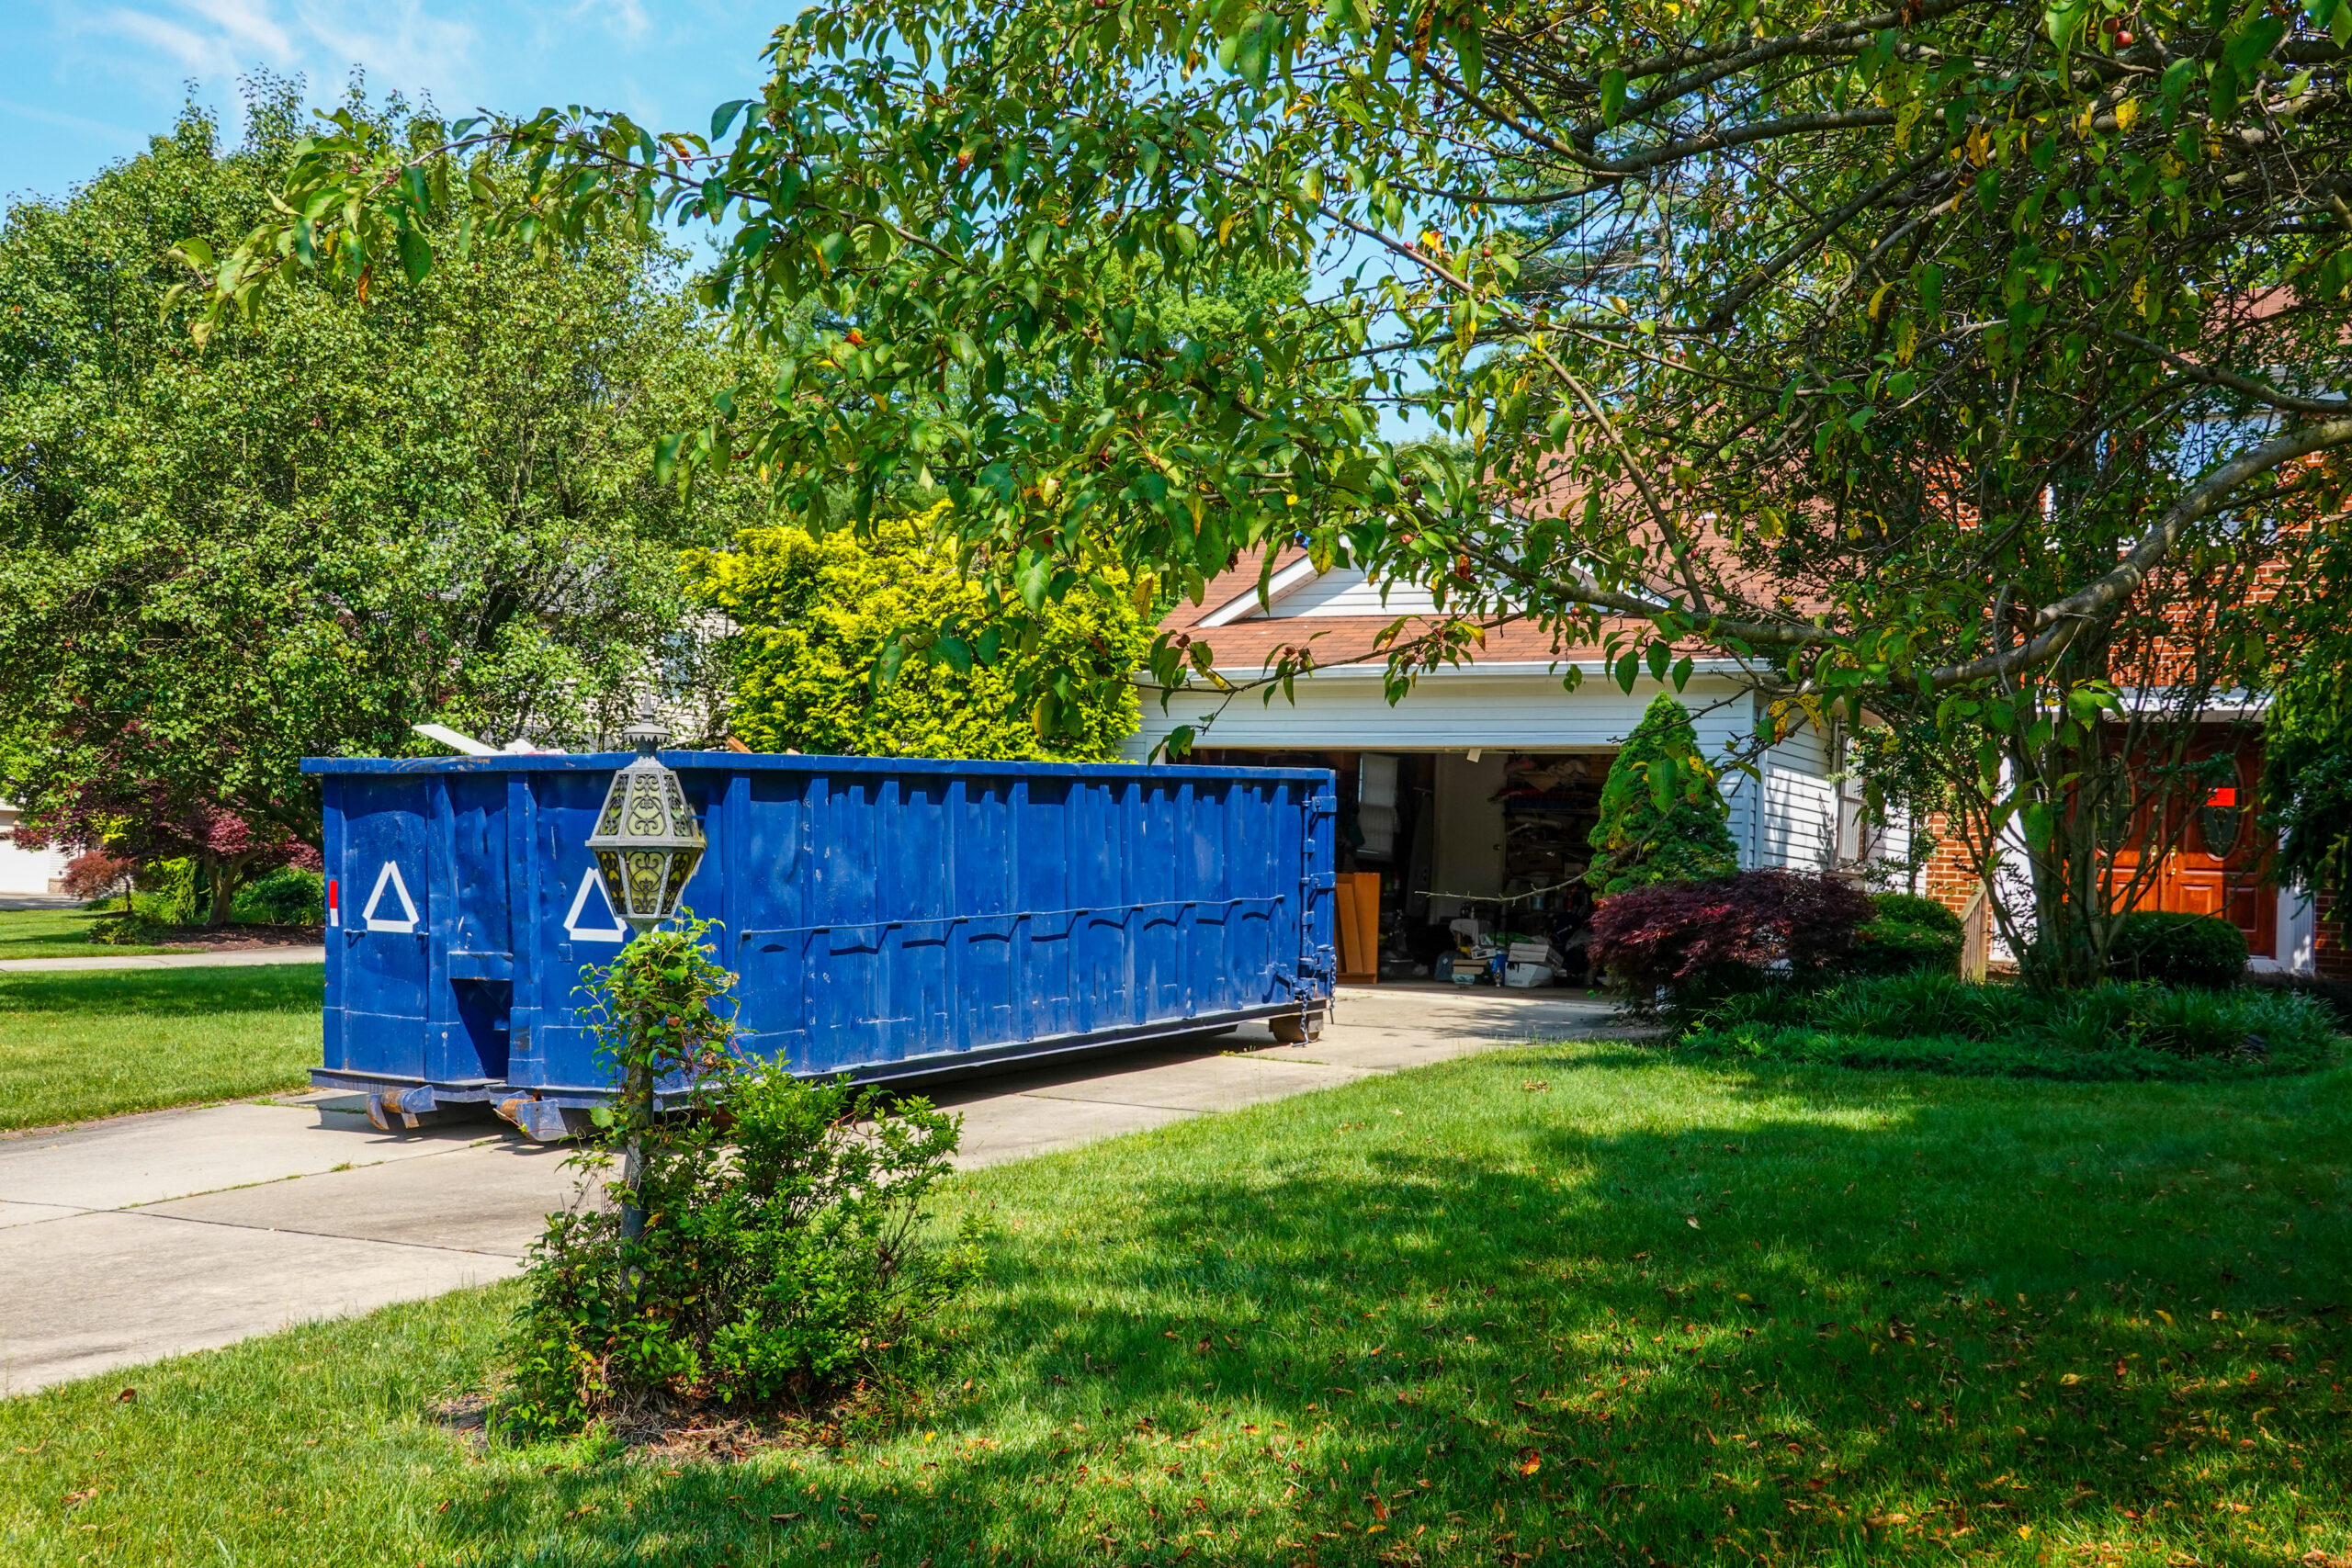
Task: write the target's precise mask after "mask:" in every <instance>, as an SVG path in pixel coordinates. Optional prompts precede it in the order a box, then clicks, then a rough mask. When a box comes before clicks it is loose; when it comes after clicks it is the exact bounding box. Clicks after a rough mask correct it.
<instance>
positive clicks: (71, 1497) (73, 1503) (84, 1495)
mask: <svg viewBox="0 0 2352 1568" xmlns="http://www.w3.org/2000/svg"><path fill="white" fill-rule="evenodd" d="M96 1495H98V1489H97V1488H96V1487H95V1486H85V1487H84V1488H82V1490H81V1491H79V1492H68V1493H67V1494H66V1495H65V1506H67V1507H69V1508H74V1507H79V1506H81V1505H83V1504H84V1503H86V1502H88V1501H89V1500H90V1499H91V1498H93V1497H95V1496H96Z"/></svg>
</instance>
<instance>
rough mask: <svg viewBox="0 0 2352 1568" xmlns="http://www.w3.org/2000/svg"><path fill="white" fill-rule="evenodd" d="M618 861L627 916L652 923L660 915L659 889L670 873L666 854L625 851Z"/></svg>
mask: <svg viewBox="0 0 2352 1568" xmlns="http://www.w3.org/2000/svg"><path fill="white" fill-rule="evenodd" d="M621 859H622V861H623V863H625V865H626V868H627V874H628V914H630V915H631V916H634V917H635V918H636V919H641V920H646V919H657V918H659V917H660V915H661V913H662V883H663V882H664V881H665V880H666V879H667V876H668V874H669V870H670V852H669V851H667V850H627V851H624V852H622V855H621Z"/></svg>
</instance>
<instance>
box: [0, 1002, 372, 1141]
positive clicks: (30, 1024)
mask: <svg viewBox="0 0 2352 1568" xmlns="http://www.w3.org/2000/svg"><path fill="white" fill-rule="evenodd" d="M324 976H325V971H324V969H323V967H322V965H320V964H256V965H254V966H251V967H243V968H226V969H123V970H107V969H93V970H72V971H67V972H64V973H62V974H40V973H35V974H6V973H0V1128H8V1127H45V1126H48V1125H50V1124H51V1123H52V1122H86V1121H89V1120H90V1119H92V1118H93V1117H98V1116H115V1115H119V1114H121V1113H122V1112H124V1111H153V1110H155V1109H158V1108H159V1107H162V1106H166V1105H186V1104H189V1103H191V1102H193V1101H197V1100H234V1099H238V1098H240V1097H243V1096H245V1095H254V1094H269V1093H274V1092H276V1091H277V1090H280V1089H300V1088H301V1087H303V1086H304V1085H305V1084H307V1083H308V1082H309V1081H310V1080H309V1077H308V1075H309V1072H310V1069H311V1068H312V1067H314V1066H318V1065H319V997H320V990H321V987H322V986H323V985H324V983H325V978H324Z"/></svg>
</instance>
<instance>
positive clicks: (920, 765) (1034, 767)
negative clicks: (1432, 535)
mask: <svg viewBox="0 0 2352 1568" xmlns="http://www.w3.org/2000/svg"><path fill="white" fill-rule="evenodd" d="M636 755H637V754H636V753H635V752H633V751H569V752H562V753H558V754H548V753H520V752H518V753H515V754H514V755H511V756H510V755H504V754H502V755H499V756H495V757H305V758H303V759H302V764H301V766H302V772H304V773H312V774H345V775H348V774H358V775H362V776H366V777H373V778H384V777H409V776H413V775H416V774H419V773H425V774H431V773H610V772H612V771H613V770H615V769H616V768H619V767H623V766H625V765H627V764H628V763H629V762H631V761H635V760H636ZM656 755H658V756H659V757H660V758H661V759H662V761H664V762H666V763H668V764H669V765H670V766H672V767H673V768H680V767H683V768H697V769H712V770H727V769H735V770H740V771H741V772H745V773H886V774H897V773H925V774H941V773H944V774H946V775H948V776H950V777H958V778H1002V777H1012V778H1079V779H1106V778H1128V779H1138V780H1151V779H1174V780H1179V781H1182V780H1188V779H1242V780H1248V781H1257V780H1266V781H1276V780H1280V781H1285V782H1295V783H1299V784H1327V783H1329V782H1331V781H1332V780H1334V779H1335V778H1336V777H1337V776H1338V775H1337V774H1336V773H1334V772H1333V771H1332V770H1331V769H1329V768H1254V767H1227V766H1223V765H1218V764H1211V763H1205V762H1164V763H1159V764H1153V763H1148V762H993V761H984V760H981V759H978V758H971V757H838V756H832V755H829V754H823V753H812V754H809V755H805V756H799V757H788V756H785V755H783V754H782V753H780V752H767V751H679V750H662V751H660V752H657V753H656Z"/></svg>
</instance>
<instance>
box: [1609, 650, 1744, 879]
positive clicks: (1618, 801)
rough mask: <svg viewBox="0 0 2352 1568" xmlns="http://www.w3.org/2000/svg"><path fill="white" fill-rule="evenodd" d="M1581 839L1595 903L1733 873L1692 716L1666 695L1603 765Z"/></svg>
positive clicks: (1718, 795)
mask: <svg viewBox="0 0 2352 1568" xmlns="http://www.w3.org/2000/svg"><path fill="white" fill-rule="evenodd" d="M1587 841H1588V842H1589V843H1590V845H1591V846H1592V849H1593V852H1594V853H1593V860H1592V863H1591V867H1590V869H1589V870H1588V871H1587V872H1586V874H1585V886H1588V887H1589V888H1590V889H1591V890H1592V896H1593V897H1595V898H1609V897H1614V896H1616V895H1617V894H1620V893H1623V892H1627V891H1629V890H1631V889H1633V888H1635V887H1646V886H1650V885H1652V884H1654V883H1659V882H1677V881H1680V882H1691V881H1699V880H1702V879H1705V878H1708V877H1721V876H1730V875H1732V874H1734V873H1736V872H1737V871H1738V870H1739V848H1738V846H1737V845H1736V844H1734V843H1733V842H1732V838H1731V807H1730V805H1729V803H1727V802H1726V801H1725V800H1724V795H1723V791H1722V790H1720V789H1718V788H1717V787H1716V786H1715V772H1714V770H1713V768H1711V767H1709V766H1708V765H1707V761H1706V759H1705V758H1704V757H1702V756H1701V755H1700V753H1699V733H1698V731H1697V730H1696V729H1694V728H1691V715H1690V713H1689V712H1688V711H1687V710H1686V709H1685V708H1684V707H1683V705H1682V704H1681V703H1680V702H1679V701H1678V700H1676V698H1675V697H1674V696H1673V695H1672V694H1670V693H1665V692H1661V693H1659V694H1658V695H1657V698H1656V699H1655V700H1654V701H1652V702H1651V704H1650V705H1649V708H1648V710H1647V711H1646V712H1645V713H1644V714H1643V715H1642V717H1641V722H1640V723H1638V724H1636V725H1634V732H1633V733H1632V734H1631V735H1629V736H1627V737H1626V738H1625V744H1624V746H1623V748H1622V749H1621V750H1619V751H1618V753H1617V757H1616V760H1615V761H1612V762H1611V763H1610V764H1609V776H1608V778H1607V779H1606V780H1605V781H1603V783H1602V784H1601V786H1600V820H1599V821H1597V822H1595V823H1594V824H1593V827H1592V831H1591V833H1590V834H1589V835H1588V839H1587Z"/></svg>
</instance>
